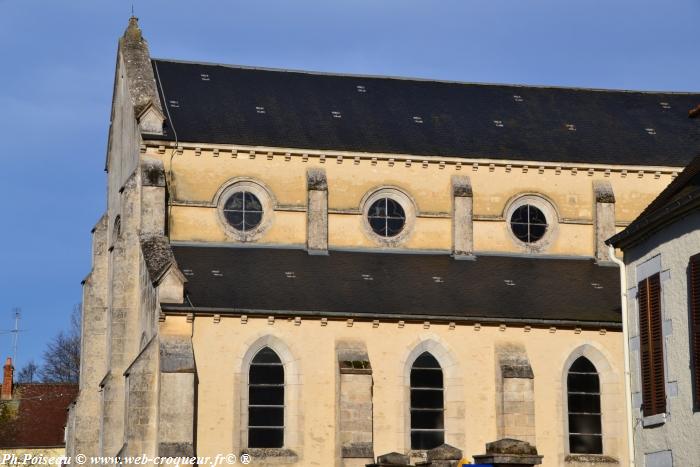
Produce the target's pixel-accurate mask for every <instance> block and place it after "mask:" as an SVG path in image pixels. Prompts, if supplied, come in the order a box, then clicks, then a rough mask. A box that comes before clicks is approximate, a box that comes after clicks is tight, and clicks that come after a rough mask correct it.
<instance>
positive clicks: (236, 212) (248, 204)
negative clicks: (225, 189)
mask: <svg viewBox="0 0 700 467" xmlns="http://www.w3.org/2000/svg"><path fill="white" fill-rule="evenodd" d="M224 217H225V218H226V221H227V222H228V223H229V225H231V227H233V228H234V229H236V230H238V231H240V232H249V231H251V230H253V229H255V228H256V227H257V226H258V225H260V222H261V221H262V217H263V207H262V203H261V202H260V200H259V199H258V197H257V196H255V195H254V194H253V193H251V192H249V191H237V192H235V193H233V194H232V195H231V196H230V197H229V198H228V199H227V200H226V203H225V204H224Z"/></svg>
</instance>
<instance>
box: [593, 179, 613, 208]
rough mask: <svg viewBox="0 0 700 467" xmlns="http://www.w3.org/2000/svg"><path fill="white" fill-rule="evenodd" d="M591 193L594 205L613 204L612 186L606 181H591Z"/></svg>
mask: <svg viewBox="0 0 700 467" xmlns="http://www.w3.org/2000/svg"><path fill="white" fill-rule="evenodd" d="M593 193H594V194H595V201H596V203H614V202H615V193H614V192H613V188H612V185H611V184H610V182H609V181H607V180H595V181H593Z"/></svg>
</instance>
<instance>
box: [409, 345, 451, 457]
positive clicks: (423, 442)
mask: <svg viewBox="0 0 700 467" xmlns="http://www.w3.org/2000/svg"><path fill="white" fill-rule="evenodd" d="M444 399H445V398H444V386H443V378H442V368H441V367H440V364H439V363H438V361H437V360H436V359H435V357H433V356H432V355H431V354H430V353H429V352H423V353H422V354H420V355H419V356H418V358H416V361H415V362H413V366H412V367H411V449H432V448H435V447H437V446H440V445H442V444H444V443H445V423H444V419H445V400H444Z"/></svg>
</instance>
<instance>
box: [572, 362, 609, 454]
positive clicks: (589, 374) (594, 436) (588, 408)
mask: <svg viewBox="0 0 700 467" xmlns="http://www.w3.org/2000/svg"><path fill="white" fill-rule="evenodd" d="M566 387H567V396H568V407H569V451H570V452H571V453H572V454H602V453H603V434H602V426H601V417H600V379H599V377H598V372H597V371H596V368H595V366H593V364H592V363H591V361H590V360H588V359H587V358H586V357H579V358H577V359H576V361H574V363H573V364H572V365H571V367H570V368H569V373H568V375H567V378H566Z"/></svg>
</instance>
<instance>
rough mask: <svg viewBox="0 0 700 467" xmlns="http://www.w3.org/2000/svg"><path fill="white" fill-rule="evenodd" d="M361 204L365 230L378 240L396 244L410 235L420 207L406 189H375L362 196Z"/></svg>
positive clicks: (394, 245)
mask: <svg viewBox="0 0 700 467" xmlns="http://www.w3.org/2000/svg"><path fill="white" fill-rule="evenodd" d="M361 206H362V208H361V211H362V217H363V227H364V229H365V232H366V233H367V235H368V236H369V237H370V238H371V239H372V240H373V241H375V242H376V243H378V244H380V245H382V246H388V247H397V246H400V245H401V244H403V243H404V242H405V241H406V240H407V239H408V238H409V237H410V236H411V233H412V232H413V227H414V225H415V222H416V212H417V211H418V209H417V207H416V203H415V202H414V201H413V199H412V198H411V197H410V196H409V195H408V194H406V193H405V192H404V191H403V190H400V189H399V188H395V187H384V188H379V189H376V190H374V191H371V192H369V193H367V194H366V195H365V196H364V197H363V198H362V202H361Z"/></svg>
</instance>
